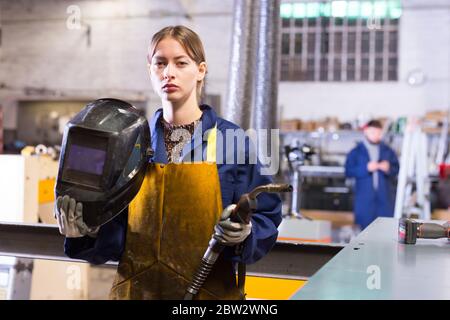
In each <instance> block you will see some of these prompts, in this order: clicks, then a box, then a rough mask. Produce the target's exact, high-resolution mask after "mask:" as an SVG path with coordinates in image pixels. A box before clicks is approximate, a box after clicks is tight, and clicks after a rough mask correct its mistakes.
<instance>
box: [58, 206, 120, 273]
mask: <svg viewBox="0 0 450 320" xmlns="http://www.w3.org/2000/svg"><path fill="white" fill-rule="evenodd" d="M127 221H128V210H127V209H126V210H124V212H122V213H121V214H119V215H118V216H117V217H115V218H114V219H113V220H111V221H109V222H108V223H106V224H104V225H103V226H101V227H100V230H99V231H98V234H97V237H96V238H91V237H89V236H84V237H82V238H66V239H65V241H64V253H65V254H66V255H67V256H68V257H69V258H73V259H80V260H86V261H88V262H90V263H92V264H103V263H106V262H107V261H109V260H112V261H118V260H119V259H120V257H121V256H122V252H123V250H124V248H125V235H126V229H127Z"/></svg>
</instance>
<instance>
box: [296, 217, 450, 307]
mask: <svg viewBox="0 0 450 320" xmlns="http://www.w3.org/2000/svg"><path fill="white" fill-rule="evenodd" d="M442 222H443V221H442ZM397 230H398V219H394V218H378V219H377V220H375V221H374V222H373V223H372V224H371V225H369V227H367V228H366V229H365V230H364V231H363V232H361V233H360V234H359V235H358V236H357V237H356V238H355V239H354V240H353V241H351V242H350V244H349V245H347V246H346V247H345V248H344V249H343V250H341V251H340V252H339V253H338V254H337V255H336V256H335V257H334V258H332V259H331V260H330V261H329V262H328V263H327V264H325V265H324V266H323V267H322V268H321V269H320V270H319V271H318V272H317V273H316V274H314V275H313V276H312V277H311V278H310V279H309V281H308V283H307V284H306V285H305V286H304V287H303V288H301V289H300V290H299V291H298V292H296V293H295V294H294V295H293V296H292V297H291V299H295V300H311V299H317V300H321V299H327V300H328V299H330V300H333V299H348V300H358V299H369V300H371V299H389V300H390V299H412V300H427V299H450V241H448V240H447V239H418V240H417V243H416V244H415V245H405V244H401V243H399V242H398V236H397V234H398V232H397Z"/></svg>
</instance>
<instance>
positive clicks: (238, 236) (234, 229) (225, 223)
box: [213, 204, 252, 246]
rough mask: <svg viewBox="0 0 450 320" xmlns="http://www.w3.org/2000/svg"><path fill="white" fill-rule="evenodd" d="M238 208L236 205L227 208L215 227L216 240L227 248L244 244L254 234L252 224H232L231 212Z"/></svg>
mask: <svg viewBox="0 0 450 320" xmlns="http://www.w3.org/2000/svg"><path fill="white" fill-rule="evenodd" d="M234 208H236V205H235V204H230V205H229V206H228V207H226V208H225V209H224V210H223V212H222V215H221V217H220V221H219V222H218V223H217V224H216V226H215V227H214V235H213V237H214V239H216V240H217V241H218V242H220V243H221V244H223V245H225V246H234V245H237V244H239V243H241V242H243V241H244V240H245V239H246V238H247V237H248V236H249V234H250V233H251V232H252V223H251V222H249V223H248V224H246V223H240V222H232V221H231V220H230V215H231V212H232V211H233V210H234Z"/></svg>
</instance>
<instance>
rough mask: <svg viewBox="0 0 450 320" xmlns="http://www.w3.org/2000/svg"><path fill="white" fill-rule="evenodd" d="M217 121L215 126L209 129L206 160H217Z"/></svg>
mask: <svg viewBox="0 0 450 320" xmlns="http://www.w3.org/2000/svg"><path fill="white" fill-rule="evenodd" d="M216 139H217V123H216V125H215V126H214V128H212V129H211V131H209V134H208V144H207V146H206V162H212V163H215V162H216V149H217V142H216Z"/></svg>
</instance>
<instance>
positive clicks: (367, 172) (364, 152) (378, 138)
mask: <svg viewBox="0 0 450 320" xmlns="http://www.w3.org/2000/svg"><path fill="white" fill-rule="evenodd" d="M382 138H383V131H382V125H381V122H380V121H378V120H371V121H369V122H368V123H367V125H366V126H365V128H364V140H363V141H362V142H359V143H358V144H357V146H356V147H355V148H354V149H352V150H351V151H350V153H349V154H348V155H347V159H346V162H345V174H346V176H347V177H349V178H355V185H354V205H353V211H354V214H355V224H357V225H359V226H360V227H361V229H365V228H366V227H367V226H368V225H369V224H370V223H372V222H373V221H374V220H375V219H376V218H377V217H392V216H393V215H394V205H395V188H394V185H395V178H396V176H397V174H398V171H399V163H398V159H397V156H396V154H395V151H394V150H392V148H390V147H389V146H388V145H387V144H386V143H384V142H383V141H382Z"/></svg>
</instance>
